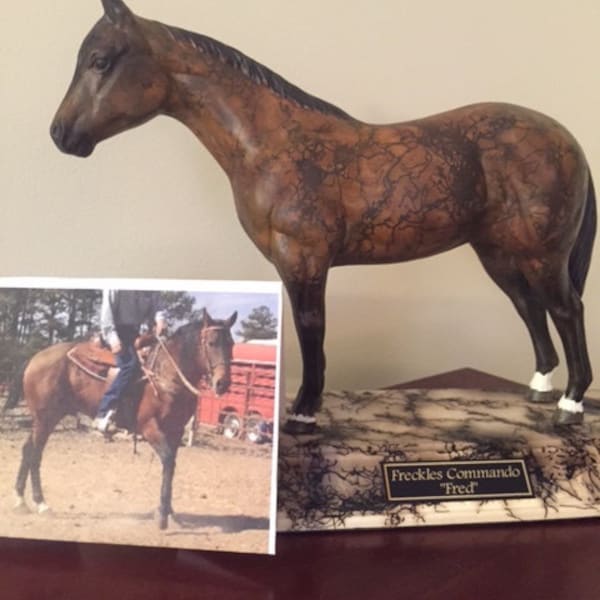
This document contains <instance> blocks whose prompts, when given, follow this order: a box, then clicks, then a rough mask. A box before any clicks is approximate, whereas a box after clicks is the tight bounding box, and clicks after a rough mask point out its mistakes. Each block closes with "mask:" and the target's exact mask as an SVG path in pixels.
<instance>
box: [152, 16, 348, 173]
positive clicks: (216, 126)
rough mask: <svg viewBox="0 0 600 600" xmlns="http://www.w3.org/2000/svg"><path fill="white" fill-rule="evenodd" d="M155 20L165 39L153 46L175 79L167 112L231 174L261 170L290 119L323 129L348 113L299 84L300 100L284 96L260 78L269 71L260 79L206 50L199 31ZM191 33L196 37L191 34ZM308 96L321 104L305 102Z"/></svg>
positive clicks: (281, 144)
mask: <svg viewBox="0 0 600 600" xmlns="http://www.w3.org/2000/svg"><path fill="white" fill-rule="evenodd" d="M152 26H155V27H162V28H163V29H162V30H161V31H160V33H161V35H162V42H161V43H160V44H158V45H157V46H156V47H155V48H154V52H155V55H158V56H159V57H160V59H161V61H162V63H163V66H165V67H166V68H167V70H169V71H170V72H171V75H172V82H173V88H172V90H171V94H170V96H169V100H168V105H167V106H165V107H164V112H165V113H166V114H168V115H169V116H172V117H174V118H175V119H177V120H179V121H181V122H182V123H183V124H184V125H186V126H187V127H188V128H189V129H191V130H192V132H193V133H194V134H195V135H196V136H197V137H198V139H199V140H200V141H201V142H202V143H203V144H204V146H206V148H207V149H208V151H209V152H210V153H211V154H212V155H213V156H214V157H215V159H216V160H217V162H218V163H219V164H220V165H221V167H222V168H223V169H224V170H225V172H226V173H227V174H228V175H229V177H230V179H232V178H233V176H234V175H235V174H238V173H239V172H240V171H243V170H244V169H245V168H250V169H254V170H257V169H256V167H257V166H258V170H260V163H261V162H264V160H265V159H266V160H269V161H270V160H271V159H272V158H273V157H274V156H275V155H277V153H278V152H279V151H280V150H282V149H283V148H285V147H286V146H287V145H289V139H288V138H289V128H290V123H292V122H299V123H302V125H303V127H305V128H306V129H308V130H310V129H311V128H312V129H314V130H315V131H319V130H324V129H331V125H332V123H333V124H335V123H336V122H339V121H344V120H345V119H348V118H349V117H347V116H346V115H344V113H343V112H342V111H340V110H339V109H336V108H335V107H333V106H331V105H328V104H327V103H326V102H323V101H320V100H318V99H317V98H314V97H311V96H308V95H306V94H304V93H303V92H302V91H301V90H299V89H297V88H294V90H295V91H296V92H297V93H299V94H300V95H301V96H302V95H304V96H303V97H302V98H301V100H300V101H294V100H290V99H288V98H285V97H283V96H282V95H281V94H279V93H277V92H276V91H275V89H274V88H273V87H272V86H270V85H268V84H267V83H266V82H265V81H264V80H263V81H260V78H261V77H264V78H266V77H267V75H264V74H261V76H260V77H259V80H258V81H257V78H256V75H255V77H254V78H252V77H251V76H250V75H249V74H248V72H247V71H246V72H245V71H244V69H241V68H236V67H234V66H232V65H231V64H228V63H227V61H224V60H221V59H220V58H219V56H211V55H210V53H209V52H207V51H203V52H201V51H200V49H199V48H198V47H197V45H196V42H195V41H194V38H193V36H194V34H188V32H181V31H179V30H173V29H171V28H168V27H165V26H161V25H160V24H152ZM154 33H155V35H154V36H152V37H153V39H157V38H158V37H159V36H158V35H156V34H158V33H159V32H158V31H155V32H154ZM187 35H189V36H192V37H189V39H186V38H185V36H187ZM249 60H250V59H249ZM276 77H277V76H276ZM288 87H289V88H290V89H291V88H293V86H288ZM305 100H306V102H307V103H311V102H313V103H314V104H315V105H316V106H317V108H315V109H313V108H310V107H308V106H303V105H302V101H305ZM336 111H337V113H336ZM327 113H329V114H327Z"/></svg>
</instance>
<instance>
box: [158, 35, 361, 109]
mask: <svg viewBox="0 0 600 600" xmlns="http://www.w3.org/2000/svg"><path fill="white" fill-rule="evenodd" d="M165 28H166V29H167V31H168V32H169V34H170V35H171V36H172V37H173V38H174V39H175V40H176V41H177V42H179V43H184V44H187V45H189V46H193V47H195V48H197V49H199V52H206V53H207V54H209V55H210V56H212V57H214V58H217V59H218V60H220V61H221V62H222V63H223V64H226V65H228V66H229V67H232V68H233V69H235V70H236V71H239V72H240V73H242V74H243V75H245V76H246V77H248V78H249V79H250V80H251V81H253V82H254V83H256V84H259V85H264V86H266V87H268V88H269V89H270V90H272V91H273V92H275V93H276V94H277V95H278V96H281V97H282V98H284V99H286V100H290V101H292V102H294V103H295V104H297V105H299V106H301V107H302V108H308V109H310V110H316V111H319V112H321V113H323V114H326V115H333V116H336V117H341V118H343V119H351V117H350V115H348V114H347V113H346V112H344V111H343V110H342V109H341V108H338V107H337V106H335V105H334V104H331V103H329V102H326V101H325V100H321V99H320V98H317V97H316V96H312V95H311V94H308V93H307V92H305V91H304V90H301V89H300V88H299V87H297V86H295V85H294V84H292V83H290V82H289V81H287V80H285V79H284V78H283V77H281V75H278V74H277V73H275V72H274V71H272V70H271V69H269V68H268V67H265V66H264V65H261V64H260V63H258V62H256V61H255V60H253V59H251V58H249V57H248V56H246V55H245V54H243V53H242V52H240V51H239V50H236V49H235V48H232V47H231V46H227V45H226V44H223V43H222V42H219V41H217V40H214V39H212V38H210V37H208V36H205V35H201V34H199V33H193V32H191V31H186V30H184V29H180V28H178V27H171V26H167V25H165Z"/></svg>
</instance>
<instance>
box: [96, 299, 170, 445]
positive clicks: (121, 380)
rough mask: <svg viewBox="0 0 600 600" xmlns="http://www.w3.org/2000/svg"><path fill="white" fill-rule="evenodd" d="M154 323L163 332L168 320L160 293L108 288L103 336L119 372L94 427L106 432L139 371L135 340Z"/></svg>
mask: <svg viewBox="0 0 600 600" xmlns="http://www.w3.org/2000/svg"><path fill="white" fill-rule="evenodd" d="M153 322H154V333H155V335H156V336H159V335H161V334H162V333H163V332H164V331H165V329H166V319H165V314H164V312H163V311H162V310H160V292H145V291H130V290H104V292H103V294H102V308H101V314H100V323H101V327H102V336H103V338H104V340H105V341H106V342H107V343H108V345H109V346H110V349H111V350H112V352H113V354H114V355H115V359H116V363H117V367H118V368H119V372H118V374H117V376H116V378H115V380H114V381H113V382H112V384H111V385H110V386H109V388H108V389H107V390H106V392H105V393H104V396H103V398H102V401H101V402H100V406H99V408H98V413H97V415H96V419H95V420H94V427H96V429H98V430H99V431H101V432H103V433H104V432H106V431H107V429H108V427H109V425H110V423H111V422H112V420H113V419H114V416H115V414H116V408H117V406H118V405H119V402H120V400H121V398H122V397H123V396H124V394H125V393H126V391H127V388H128V387H129V385H130V384H131V383H132V382H133V381H134V379H135V377H136V375H137V373H138V372H139V369H140V364H139V360H138V355H137V350H136V348H135V340H136V338H137V337H138V336H139V334H140V329H141V327H142V326H143V325H148V326H149V327H151V326H152V324H153Z"/></svg>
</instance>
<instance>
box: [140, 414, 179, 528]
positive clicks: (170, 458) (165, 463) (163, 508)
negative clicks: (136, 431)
mask: <svg viewBox="0 0 600 600" xmlns="http://www.w3.org/2000/svg"><path fill="white" fill-rule="evenodd" d="M143 435H144V437H145V438H146V440H147V441H148V443H149V444H150V445H151V446H152V448H153V449H154V451H155V452H156V453H157V454H158V456H159V458H160V462H161V464H162V482H161V486H160V504H159V506H158V526H159V528H160V529H167V527H168V525H169V515H170V514H171V513H172V512H173V507H172V506H171V499H172V496H173V475H174V474H175V461H176V458H177V445H173V444H170V443H169V441H168V439H167V437H166V436H165V435H164V433H163V432H162V431H161V430H160V428H159V427H158V424H154V423H151V424H149V426H148V427H147V428H145V430H144V432H143Z"/></svg>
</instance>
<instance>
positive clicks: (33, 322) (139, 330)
mask: <svg viewBox="0 0 600 600" xmlns="http://www.w3.org/2000/svg"><path fill="white" fill-rule="evenodd" d="M111 283H113V284H114V285H106V286H104V287H102V288H96V289H83V288H73V287H72V286H69V287H64V288H59V287H52V288H49V287H35V286H30V287H12V288H7V287H5V288H0V384H1V385H2V390H3V392H4V398H2V397H1V396H0V411H1V414H0V433H1V432H2V431H3V430H5V431H4V433H5V435H4V436H2V437H4V438H9V441H10V444H11V448H13V449H14V447H15V444H16V441H17V440H16V438H19V437H22V446H21V451H20V453H19V454H20V456H17V458H18V460H17V461H15V463H13V464H12V467H13V469H14V474H13V477H12V481H13V482H15V483H14V493H15V494H16V500H14V501H13V503H12V504H13V507H12V509H13V514H14V513H15V512H16V513H18V514H20V515H25V516H26V517H27V518H29V519H31V516H32V515H36V516H37V517H39V516H40V515H45V514H48V515H52V516H51V518H50V521H49V520H45V521H44V523H45V525H44V532H45V533H44V534H42V535H41V537H50V538H51V539H54V536H53V534H52V532H51V529H52V528H50V533H48V528H47V526H48V523H49V522H55V523H57V522H58V521H60V517H61V514H60V513H57V512H55V509H54V505H55V499H54V496H53V497H52V501H48V502H47V500H46V497H45V495H44V491H43V489H42V477H41V473H42V469H41V462H42V455H43V453H44V449H45V447H46V445H47V442H48V440H49V438H50V436H51V434H52V433H53V432H54V431H55V429H57V426H58V425H59V423H60V422H61V421H62V420H63V418H64V417H66V416H67V415H84V416H87V417H88V420H87V421H86V422H87V423H88V426H87V427H84V428H81V427H79V430H80V432H79V434H78V437H79V438H81V437H82V436H87V437H88V438H89V437H90V436H91V437H93V439H94V443H95V444H104V445H106V442H107V441H112V440H113V437H114V435H115V434H116V433H117V432H119V431H126V432H129V433H130V434H133V439H134V441H135V442H137V441H138V439H139V440H143V441H145V442H147V446H148V447H149V448H151V449H152V451H153V452H154V455H155V456H157V457H158V459H159V460H160V465H161V469H160V482H158V481H157V483H158V485H157V487H156V489H155V490H154V492H155V496H156V497H158V498H159V502H158V509H157V511H156V514H154V515H153V519H154V520H156V521H157V525H158V527H156V525H154V527H153V533H152V535H151V537H152V538H153V539H152V540H150V539H148V540H146V539H144V540H142V541H140V540H138V539H137V537H136V536H134V538H133V540H132V541H131V542H130V541H128V539H127V537H126V536H125V537H124V538H122V537H120V536H119V537H118V539H113V537H112V536H111V535H110V533H107V534H106V535H100V536H95V535H90V536H89V539H88V537H86V535H85V534H84V535H83V537H82V536H81V532H77V537H75V538H73V537H70V536H69V533H68V531H65V530H64V525H65V523H62V525H61V527H59V529H60V533H58V534H57V536H56V537H57V539H77V540H80V541H82V540H83V541H103V542H109V543H110V542H113V541H114V542H116V543H141V544H143V545H147V544H148V545H155V544H156V545H165V538H164V536H163V538H161V537H160V535H159V532H161V531H165V530H167V529H172V526H175V528H179V529H180V530H181V529H188V530H189V529H193V530H198V535H199V537H200V538H201V539H200V540H199V543H200V545H199V546H196V545H194V542H193V540H191V539H190V537H189V533H190V531H186V534H188V535H186V537H185V538H183V536H182V539H181V540H179V541H180V542H182V544H183V547H201V548H204V549H210V545H208V547H207V546H206V545H205V541H204V540H203V539H202V538H203V536H202V535H201V529H202V526H201V525H202V520H201V519H200V520H198V519H197V518H196V519H195V518H193V516H192V515H193V513H192V512H190V511H188V522H187V527H186V523H185V522H184V523H183V524H182V521H181V520H178V519H177V513H175V511H174V509H173V504H172V499H173V497H175V499H176V501H177V493H176V492H174V491H173V490H174V487H176V485H175V486H174V476H175V465H176V459H177V456H178V453H179V450H180V446H181V445H182V437H183V434H184V428H185V427H186V424H188V422H190V420H191V419H192V417H194V416H195V415H196V411H197V403H198V398H199V396H200V395H201V390H200V388H201V387H202V386H203V387H204V388H210V390H211V391H212V393H213V394H214V395H216V396H222V395H223V394H226V393H227V392H228V390H229V388H230V385H231V368H232V359H233V349H234V345H235V343H236V341H242V340H246V338H247V336H249V335H255V336H256V337H259V338H260V337H261V336H262V337H263V338H264V337H269V336H270V337H272V338H275V341H277V342H278V340H279V323H280V293H278V292H276V291H274V290H273V289H266V288H265V290H266V291H263V290H262V289H260V290H258V291H255V290H252V289H247V290H242V291H240V289H237V288H236V289H229V288H227V286H225V283H226V282H224V283H223V286H225V287H224V288H223V289H221V290H217V289H214V285H212V286H208V288H209V289H202V285H200V286H198V284H196V285H195V286H191V289H161V288H159V287H156V288H155V289H152V286H148V285H146V286H142V288H141V289H137V288H135V287H132V286H128V287H127V286H122V285H119V282H111ZM255 285H258V284H255ZM263 287H264V286H263ZM238 288H239V286H238ZM265 313H267V314H268V315H269V316H270V319H263V320H262V321H261V322H260V323H258V329H259V331H256V328H257V320H256V315H258V314H263V315H264V314H265ZM261 327H262V330H260V328H261ZM277 371H278V365H277ZM21 404H24V405H25V406H26V407H27V411H28V413H29V415H30V423H31V424H30V427H29V431H25V430H23V429H27V428H22V430H21V431H19V432H18V434H17V432H15V431H14V430H11V429H12V428H8V427H7V426H6V424H3V423H2V421H3V419H4V415H7V414H9V413H10V412H11V411H12V410H14V409H15V407H18V406H19V405H21ZM27 424H29V421H27ZM3 425H4V426H3ZM7 433H8V434H9V435H6V434H7ZM19 434H22V435H21V436H19ZM59 435H61V432H59V431H57V432H56V436H55V437H58V436H59ZM69 440H70V441H69V443H70V444H71V446H73V445H74V444H75V441H74V438H69ZM4 441H6V439H5V440H4ZM141 443H142V442H141ZM223 443H224V442H221V441H219V442H218V444H221V445H222V444H223ZM57 444H58V442H57ZM144 445H145V444H144ZM2 446H3V440H1V439H0V449H1V448H2ZM51 446H52V444H51V443H50V444H48V447H49V449H48V451H49V452H50V449H51ZM115 446H119V445H118V444H115ZM134 448H135V446H134ZM217 449H218V450H219V451H220V454H221V455H223V461H222V462H223V465H222V468H220V469H219V472H220V477H221V479H223V480H226V479H227V469H228V468H229V465H231V463H232V458H231V456H226V454H227V451H228V448H223V447H221V446H218V448H217ZM71 450H74V452H75V455H77V454H78V451H77V450H76V449H75V448H74V447H73V448H71ZM201 450H202V449H201V448H189V449H188V448H186V449H184V450H182V452H184V451H185V452H190V453H192V452H195V453H196V454H197V455H198V456H197V460H198V461H202V452H201ZM106 451H107V450H106V448H102V452H106ZM115 451H116V452H117V451H121V447H119V448H118V449H117V448H116V449H115ZM129 451H131V448H129ZM150 454H152V453H150ZM246 454H252V453H250V452H246ZM253 454H254V455H253V456H247V457H243V458H248V462H249V464H248V465H245V466H242V467H241V471H242V472H246V473H247V474H248V477H249V479H252V478H255V477H256V476H257V475H258V476H259V480H261V481H262V483H261V489H262V490H263V493H262V497H261V494H258V498H257V500H258V502H259V506H256V507H254V508H253V510H254V512H258V513H260V514H261V515H262V520H261V519H259V520H258V521H256V520H254V521H252V519H251V521H249V523H251V524H250V526H249V528H253V529H255V530H261V534H262V536H263V537H264V539H263V540H261V542H260V544H258V546H256V547H255V546H252V548H251V549H246V548H244V547H242V548H241V551H253V552H254V551H269V550H272V541H273V539H274V524H273V518H272V517H273V515H272V511H273V502H272V496H273V493H274V492H273V490H272V481H273V469H274V468H275V459H274V454H273V450H272V446H270V445H269V447H268V448H261V449H260V451H259V450H255V451H253ZM85 458H87V457H85ZM243 458H237V459H236V460H238V462H239V461H242V462H243ZM258 459H260V460H258ZM215 460H216V461H218V460H219V458H218V457H216V458H215ZM74 461H75V462H76V463H77V462H81V464H82V466H83V464H84V463H85V460H84V457H82V456H74ZM250 463H252V464H254V466H255V467H256V470H255V471H254V472H253V469H252V468H251V467H252V464H250ZM258 463H260V465H259V464H258ZM199 468H200V465H199ZM155 470H156V467H155ZM156 475H158V472H157V473H156ZM193 475H194V473H185V477H186V479H187V478H188V477H193ZM114 476H115V479H118V478H119V473H118V472H116V473H114ZM74 477H77V474H76V469H75V470H74ZM49 478H51V479H53V478H52V476H51V475H50V476H49ZM239 478H240V477H239V474H238V470H237V468H236V473H235V476H234V479H235V484H234V485H232V486H231V488H232V489H231V493H233V494H235V493H237V494H238V495H239V497H240V500H244V496H245V493H246V490H245V485H244V484H243V482H240V481H239ZM44 480H46V471H45V470H44ZM0 481H3V482H5V483H6V484H8V483H9V482H10V481H11V478H9V479H7V478H6V477H1V478H0ZM29 482H30V484H31V489H30V491H31V501H32V503H30V502H29V499H28V498H26V493H27V492H28V489H27V487H28V483H29ZM250 485H251V484H250V481H249V482H248V486H250ZM209 492H210V490H206V493H202V494H201V496H200V498H199V500H203V499H206V497H207V494H208V493H209ZM6 493H7V490H5V489H3V490H2V497H3V496H4V495H6ZM51 493H53V494H54V493H56V490H53V492H51ZM186 501H188V505H189V506H193V505H194V498H186ZM200 504H203V502H200ZM50 505H52V507H53V510H52V511H51V510H50ZM81 508H82V509H83V507H81ZM148 508H152V507H148ZM1 513H2V511H1V510H0V535H17V536H23V537H37V535H36V533H35V528H33V529H31V531H27V532H19V530H18V520H17V521H16V525H17V527H16V529H15V527H14V525H15V523H13V524H12V527H11V529H10V531H9V532H8V533H6V532H5V531H4V527H3V522H2V521H3V519H2V514H1ZM83 514H84V513H83V512H82V513H81V515H80V518H84V517H83ZM184 521H185V519H184ZM214 523H217V524H218V520H217V521H214V522H213V521H211V524H214ZM257 524H258V525H259V526H257ZM30 525H31V523H30ZM241 529H242V530H243V529H244V527H243V523H242V527H241ZM240 533H241V531H240ZM157 535H158V536H159V537H156V536H157ZM173 542H174V543H173ZM190 542H191V544H190ZM221 543H222V542H220V541H219V542H218V543H216V544H215V547H216V548H217V547H218V548H221V547H222V546H221ZM166 545H181V544H179V543H178V542H176V541H175V540H173V539H169V540H168V541H167V543H166ZM257 548H258V550H257ZM231 549H233V550H236V549H238V548H236V547H235V543H234V544H233V545H232V547H231Z"/></svg>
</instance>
